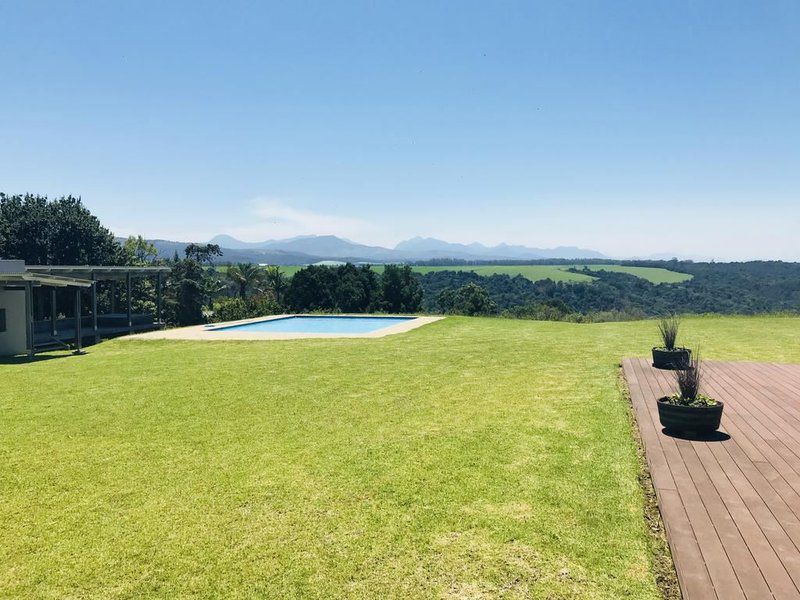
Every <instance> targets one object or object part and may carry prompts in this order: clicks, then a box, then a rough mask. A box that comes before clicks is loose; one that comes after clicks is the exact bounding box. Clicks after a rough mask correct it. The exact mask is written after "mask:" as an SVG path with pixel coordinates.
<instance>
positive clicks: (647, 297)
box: [420, 261, 800, 318]
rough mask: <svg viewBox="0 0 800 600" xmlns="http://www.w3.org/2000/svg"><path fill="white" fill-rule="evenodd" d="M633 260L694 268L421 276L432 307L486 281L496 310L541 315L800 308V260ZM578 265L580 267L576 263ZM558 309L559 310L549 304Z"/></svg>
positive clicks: (747, 311) (442, 307)
mask: <svg viewBox="0 0 800 600" xmlns="http://www.w3.org/2000/svg"><path fill="white" fill-rule="evenodd" d="M622 264H629V265H632V266H650V267H661V268H667V269H670V270H673V271H677V272H681V273H689V274H691V275H693V279H691V280H690V281H686V282H684V283H674V284H664V283H662V284H658V285H656V284H653V283H650V282H649V281H647V280H645V279H642V278H640V277H635V276H633V275H628V274H625V273H614V272H609V271H588V270H584V271H576V272H583V273H585V274H586V275H591V276H593V277H595V278H596V279H595V281H593V282H591V283H564V282H558V283H556V282H553V281H551V280H543V281H536V282H534V281H530V280H528V279H526V278H525V277H522V276H516V277H510V276H508V275H492V276H489V277H486V276H481V275H477V274H475V273H472V272H469V271H440V272H433V273H428V274H426V275H421V276H420V282H421V284H422V288H423V290H424V299H423V307H424V309H425V310H429V311H437V310H447V309H448V307H447V306H446V305H442V304H441V303H440V300H441V299H442V298H445V302H446V297H445V296H443V294H444V293H445V292H447V291H448V290H456V289H459V288H462V287H464V286H467V285H469V284H473V285H476V286H480V287H481V288H483V289H485V290H486V292H487V294H488V297H489V299H490V300H491V302H492V303H493V304H494V305H495V307H496V308H495V312H503V311H506V314H507V315H509V316H525V315H526V314H532V315H535V314H536V313H537V307H539V306H540V305H543V306H546V307H550V308H552V307H554V306H558V307H559V309H560V310H559V311H558V314H559V317H566V316H567V315H570V314H580V315H592V314H594V315H599V314H601V313H602V317H604V318H615V317H617V318H622V317H628V318H630V317H634V318H635V317H644V316H654V315H660V314H664V313H667V312H680V313H723V314H733V313H741V314H754V313H765V312H777V311H797V310H800V263H785V262H760V261H754V262H746V263H694V262H688V261H686V262H680V261H669V262H645V261H638V262H625V263H622ZM573 271H575V269H573ZM451 312H458V311H457V310H455V311H453V310H452V309H451ZM548 312H550V313H551V314H552V311H548Z"/></svg>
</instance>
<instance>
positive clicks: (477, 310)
mask: <svg viewBox="0 0 800 600" xmlns="http://www.w3.org/2000/svg"><path fill="white" fill-rule="evenodd" d="M437 302H438V304H439V307H440V308H441V310H442V312H446V313H452V314H459V315H470V316H477V315H491V314H494V313H496V312H497V304H495V303H494V302H493V301H492V299H491V298H490V297H489V293H488V292H487V291H486V290H485V289H484V288H482V287H481V286H479V285H475V284H474V283H468V284H467V285H465V286H463V287H460V288H458V289H457V290H445V291H443V292H441V293H440V294H439V296H438V298H437Z"/></svg>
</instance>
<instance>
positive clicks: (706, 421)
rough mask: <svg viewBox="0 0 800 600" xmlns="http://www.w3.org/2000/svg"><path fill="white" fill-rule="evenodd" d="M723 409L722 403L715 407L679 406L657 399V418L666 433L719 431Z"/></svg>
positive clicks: (664, 399)
mask: <svg viewBox="0 0 800 600" xmlns="http://www.w3.org/2000/svg"><path fill="white" fill-rule="evenodd" d="M724 407H725V405H724V404H723V403H722V402H718V403H717V404H716V406H679V405H677V404H670V403H669V402H667V399H666V398H659V399H658V418H659V420H660V421H661V426H662V427H663V428H664V429H666V430H667V431H679V432H691V433H714V432H715V431H716V430H717V429H719V422H720V420H721V419H722V409H723V408H724Z"/></svg>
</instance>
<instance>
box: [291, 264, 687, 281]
mask: <svg viewBox="0 0 800 600" xmlns="http://www.w3.org/2000/svg"><path fill="white" fill-rule="evenodd" d="M584 266H586V267H587V268H588V269H589V270H592V271H600V270H603V271H614V272H616V273H628V274H629V275H635V276H636V277H641V278H643V279H647V280H648V281H649V282H651V283H656V284H658V283H681V282H683V281H687V280H689V279H691V278H692V276H691V275H687V274H686V273H676V272H675V271H669V270H667V269H661V268H657V267H626V266H621V265H594V264H593V265H473V266H471V265H463V266H447V267H423V266H414V267H412V269H413V270H414V271H416V272H417V273H431V272H434V271H472V272H474V273H477V274H478V275H483V276H489V275H510V276H511V277H514V276H516V275H522V276H523V277H526V278H527V279H530V280H531V281H540V280H542V279H552V280H553V281H565V282H584V283H588V282H592V281H594V280H595V278H594V277H592V276H590V275H585V274H583V273H572V272H570V271H569V270H568V269H570V268H572V267H574V268H577V269H583V268H584ZM302 268H303V267H302V266H288V267H281V270H282V271H283V272H284V273H285V274H286V276H287V277H291V276H292V275H294V274H295V273H296V272H297V271H299V270H300V269H302ZM372 268H373V269H374V270H375V271H377V272H379V273H380V272H381V271H383V266H382V265H375V266H373V267H372Z"/></svg>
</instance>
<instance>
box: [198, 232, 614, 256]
mask: <svg viewBox="0 0 800 600" xmlns="http://www.w3.org/2000/svg"><path fill="white" fill-rule="evenodd" d="M211 243H213V244H219V246H220V247H222V248H229V249H231V250H241V251H245V250H252V251H257V250H260V251H267V250H269V251H283V252H291V253H302V254H304V255H309V256H313V257H318V258H320V259H325V260H357V261H373V262H391V261H395V262H406V261H416V260H436V259H461V260H536V259H543V258H544V259H546V258H567V259H579V258H606V257H605V256H603V255H602V254H600V253H599V252H597V251H595V250H584V249H581V248H576V247H572V246H561V247H558V248H552V249H543V248H529V247H527V246H519V245H510V244H507V243H501V244H498V245H496V246H486V245H484V244H481V243H479V242H472V243H470V244H458V243H452V242H446V241H444V240H440V239H437V238H433V237H422V236H415V237H413V238H410V239H408V240H405V241H402V242H400V243H398V244H397V245H396V246H395V247H394V248H384V247H382V246H367V245H364V244H359V243H357V242H353V241H351V240H348V239H345V238H341V237H338V236H336V235H330V234H326V235H303V236H297V237H293V238H288V239H283V240H266V241H264V242H243V241H241V240H238V239H236V238H235V237H233V236H231V235H227V234H220V235H216V236H214V237H213V238H212V239H211Z"/></svg>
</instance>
